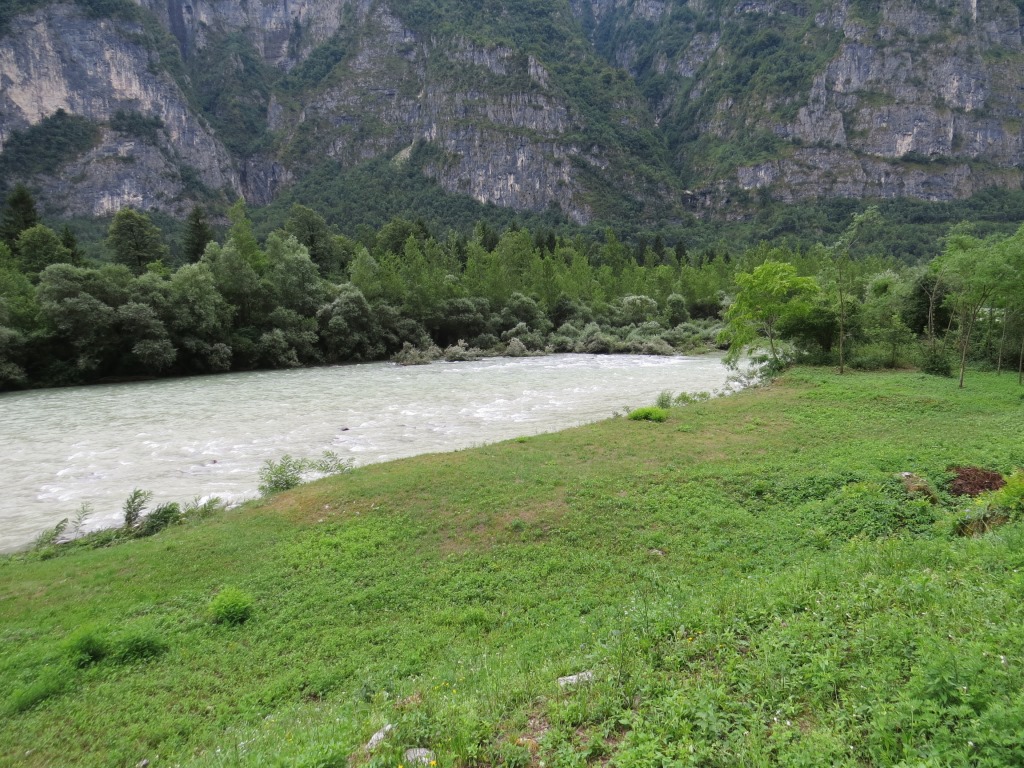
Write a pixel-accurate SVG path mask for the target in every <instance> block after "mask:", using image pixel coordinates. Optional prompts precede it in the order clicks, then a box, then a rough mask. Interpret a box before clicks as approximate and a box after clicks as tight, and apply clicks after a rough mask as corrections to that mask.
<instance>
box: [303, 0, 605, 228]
mask: <svg viewBox="0 0 1024 768" xmlns="http://www.w3.org/2000/svg"><path fill="white" fill-rule="evenodd" d="M360 21H361V25H362V26H361V28H360V29H359V34H358V35H356V36H353V38H352V40H351V43H352V48H351V54H350V58H349V61H348V65H347V67H346V70H345V73H346V76H345V77H344V78H339V79H338V81H337V82H336V84H334V85H332V86H330V87H328V88H326V89H324V90H323V91H322V92H320V93H319V94H316V95H315V96H314V97H313V98H312V99H311V100H310V101H309V102H308V103H306V104H305V105H304V106H303V107H302V109H301V110H300V112H299V114H298V116H297V118H296V120H295V121H294V123H293V124H292V125H291V126H290V127H289V130H293V131H295V132H296V133H305V134H307V135H309V134H315V135H320V136H327V137H329V139H328V141H327V142H326V151H327V153H328V154H329V155H330V156H331V157H334V158H336V159H338V160H339V161H340V162H341V163H342V165H346V166H347V165H353V164H356V163H358V162H360V161H363V160H367V159H370V158H373V157H376V156H378V155H386V156H389V157H393V158H395V160H396V161H398V162H401V161H402V160H403V159H404V158H405V157H407V156H408V154H409V150H410V149H411V148H412V147H413V146H414V145H415V144H416V143H417V142H426V143H428V144H429V145H431V146H432V147H433V148H435V149H436V150H438V151H437V152H435V153H434V154H435V156H436V159H434V160H433V161H431V162H430V163H429V164H428V165H427V167H426V168H425V171H426V172H427V173H428V174H429V175H431V176H433V177H434V178H436V179H437V180H438V181H439V182H440V183H441V185H442V186H443V187H444V188H446V189H448V190H449V191H452V192H459V193H464V194H468V195H470V196H472V197H474V198H476V199H477V200H478V201H480V202H492V203H495V204H497V205H502V206H508V207H512V208H517V209H520V210H543V209H544V208H546V207H547V206H548V205H550V204H551V203H557V204H559V205H560V206H561V207H562V209H563V210H564V211H565V212H566V213H567V214H568V215H569V216H570V217H571V218H573V219H575V220H576V221H579V222H586V221H588V220H589V219H590V216H591V214H590V209H589V207H588V206H587V204H586V202H585V201H584V199H583V194H582V192H583V190H582V189H581V187H580V185H579V184H578V183H577V181H576V178H575V175H574V173H573V172H572V166H571V163H570V158H572V157H578V156H580V155H581V154H582V149H581V147H579V146H578V145H577V144H575V143H574V142H573V141H570V140H567V138H566V136H567V135H568V134H569V133H570V132H571V131H572V130H573V129H575V128H578V125H577V123H576V121H575V120H574V119H573V117H572V115H571V114H570V111H569V109H568V108H567V106H566V105H565V103H564V102H563V101H561V100H560V99H559V97H558V96H557V95H556V94H554V93H552V91H551V90H550V89H549V87H548V81H549V76H548V73H547V71H546V70H545V68H544V66H543V65H542V64H541V63H540V62H539V61H537V60H536V59H534V58H533V57H531V56H523V55H520V54H518V52H516V51H513V50H512V49H510V48H507V47H504V46H482V45H477V44H474V43H471V42H469V41H467V40H465V39H457V40H455V41H453V42H450V43H448V44H447V45H445V46H444V47H439V46H437V45H436V44H435V43H434V42H433V41H430V40H422V39H420V38H419V37H418V36H417V35H416V34H415V33H413V32H412V31H411V30H409V29H408V28H406V27H405V25H404V24H403V23H402V22H401V21H400V20H399V19H398V18H397V17H396V16H395V15H393V14H392V13H391V12H390V11H389V10H388V9H387V8H386V7H385V6H376V7H375V8H373V9H372V10H371V11H370V12H369V13H367V15H365V16H363V17H362V18H361V19H360ZM382 72H387V73H388V74H389V76H388V77H387V78H386V79H382V78H381V73H382Z"/></svg>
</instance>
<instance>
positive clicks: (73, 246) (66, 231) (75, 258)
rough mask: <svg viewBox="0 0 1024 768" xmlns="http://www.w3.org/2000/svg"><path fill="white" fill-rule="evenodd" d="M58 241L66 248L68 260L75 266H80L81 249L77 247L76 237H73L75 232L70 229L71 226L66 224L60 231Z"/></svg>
mask: <svg viewBox="0 0 1024 768" xmlns="http://www.w3.org/2000/svg"><path fill="white" fill-rule="evenodd" d="M60 243H61V245H63V246H64V247H65V248H67V249H68V261H69V262H70V263H72V264H74V265H75V266H80V265H81V263H82V251H81V250H80V249H79V247H78V238H77V237H75V233H74V232H72V231H71V227H69V226H68V225H67V224H65V225H64V228H63V229H62V230H61V231H60Z"/></svg>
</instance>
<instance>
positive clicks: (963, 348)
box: [960, 309, 978, 389]
mask: <svg viewBox="0 0 1024 768" xmlns="http://www.w3.org/2000/svg"><path fill="white" fill-rule="evenodd" d="M977 316H978V310H977V309H974V310H972V311H971V319H970V321H969V322H968V323H967V332H966V333H965V334H964V337H963V339H962V340H961V344H960V389H963V388H964V371H965V370H966V369H967V347H968V346H969V345H970V343H971V331H972V330H974V320H975V318H977Z"/></svg>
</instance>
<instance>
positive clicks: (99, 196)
mask: <svg viewBox="0 0 1024 768" xmlns="http://www.w3.org/2000/svg"><path fill="white" fill-rule="evenodd" d="M139 31H140V30H138V29H137V28H136V27H135V26H134V25H131V24H126V23H124V22H114V21H109V20H102V21H96V20H89V21H86V20H85V19H83V17H82V16H81V14H80V12H79V11H78V10H77V9H75V8H74V7H72V6H65V5H53V6H49V7H47V8H44V9H42V10H39V11H36V12H35V13H32V14H29V15H26V16H22V17H19V18H18V19H16V20H15V22H14V24H13V26H12V29H11V31H10V32H9V33H8V34H7V35H6V36H5V37H4V38H3V39H2V40H0V146H2V143H3V142H4V141H6V140H7V139H8V138H9V136H10V134H11V132H12V131H14V130H18V129H24V128H26V127H28V126H31V125H35V124H37V123H39V122H40V121H41V120H43V119H44V118H46V117H49V116H51V115H53V114H54V113H56V112H57V110H61V109H63V110H64V111H66V112H68V113H71V114H75V115H81V116H83V117H86V118H89V119H90V120H93V121H95V122H97V123H108V122H109V120H110V118H111V117H112V116H113V115H114V114H115V113H116V112H118V111H125V112H142V113H145V114H147V115H151V116H156V117H159V118H160V120H161V121H162V123H163V128H162V129H161V130H160V131H159V138H158V142H157V144H156V145H155V146H151V145H149V144H146V143H144V142H139V141H138V140H136V139H134V138H133V137H128V136H125V135H122V134H118V133H116V132H114V131H111V130H109V129H108V130H104V132H103V138H102V142H101V143H100V145H99V146H98V147H96V148H95V149H93V150H92V151H91V152H89V153H88V154H87V155H86V156H84V157H82V158H79V159H78V160H76V161H74V163H73V164H72V165H71V166H70V167H68V168H66V169H64V171H63V172H62V173H61V174H60V175H59V177H55V178H46V179H39V180H37V184H38V186H40V188H41V189H42V191H43V193H44V198H45V200H46V202H52V203H54V204H55V205H56V206H57V207H59V208H62V210H63V212H64V213H68V214H77V215H104V214H107V213H111V212H113V211H116V210H119V209H120V208H121V207H123V206H126V205H131V206H135V207H137V208H142V209H151V208H152V209H157V210H163V211H168V212H172V213H176V214H181V213H183V212H185V211H187V210H188V208H187V205H188V201H187V199H186V198H187V197H188V194H187V189H186V187H187V186H188V182H187V179H188V177H193V178H192V183H193V184H194V181H195V179H198V180H199V182H201V184H203V185H204V186H206V187H207V188H209V189H211V190H220V189H224V188H227V189H229V190H233V191H237V190H239V189H240V182H239V177H238V173H237V171H236V170H235V168H234V166H233V163H232V160H231V158H230V157H229V156H228V154H227V152H226V151H225V150H224V148H223V147H222V146H221V144H220V143H219V142H218V140H217V139H216V137H214V136H213V135H212V133H211V132H210V130H209V129H208V128H207V127H206V126H205V125H204V124H203V121H202V120H201V119H199V118H198V116H197V115H195V114H194V112H193V111H192V109H191V108H190V106H189V104H188V101H187V99H186V97H185V95H184V94H183V93H182V91H181V89H180V87H179V86H178V85H177V84H176V83H175V82H174V80H173V79H172V78H171V77H170V76H168V75H167V74H166V73H164V72H162V71H161V70H159V69H158V68H155V67H154V66H153V59H152V56H153V54H152V53H151V52H150V51H149V50H147V49H146V48H145V47H143V46H142V45H140V44H138V43H133V42H131V37H132V35H133V34H138V32H139ZM183 173H184V176H185V178H183Z"/></svg>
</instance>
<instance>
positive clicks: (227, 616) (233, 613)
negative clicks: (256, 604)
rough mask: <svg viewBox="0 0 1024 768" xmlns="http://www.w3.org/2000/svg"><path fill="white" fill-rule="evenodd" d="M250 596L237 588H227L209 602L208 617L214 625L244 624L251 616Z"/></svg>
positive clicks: (251, 601) (251, 604) (251, 603)
mask: <svg viewBox="0 0 1024 768" xmlns="http://www.w3.org/2000/svg"><path fill="white" fill-rule="evenodd" d="M252 607H253V599H252V595H250V594H249V593H248V592H245V591H244V590H241V589H239V588H238V587H233V586H227V587H224V588H223V589H221V591H220V592H218V593H217V595H216V596H215V597H214V598H213V599H212V600H211V601H210V606H209V612H210V617H211V618H212V619H213V621H214V623H215V624H231V625H237V624H244V623H245V622H246V621H248V620H249V618H250V617H251V616H252Z"/></svg>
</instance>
